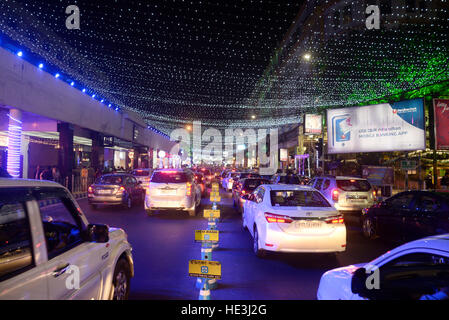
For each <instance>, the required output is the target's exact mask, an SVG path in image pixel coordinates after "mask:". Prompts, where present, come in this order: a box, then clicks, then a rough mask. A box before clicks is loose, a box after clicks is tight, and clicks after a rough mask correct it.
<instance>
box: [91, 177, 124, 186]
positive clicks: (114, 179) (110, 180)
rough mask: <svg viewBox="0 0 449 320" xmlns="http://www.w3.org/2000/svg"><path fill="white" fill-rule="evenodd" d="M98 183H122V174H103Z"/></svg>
mask: <svg viewBox="0 0 449 320" xmlns="http://www.w3.org/2000/svg"><path fill="white" fill-rule="evenodd" d="M95 183H96V184H115V185H120V184H122V183H123V177H122V176H102V177H100V178H98V179H97V181H96V182H95Z"/></svg>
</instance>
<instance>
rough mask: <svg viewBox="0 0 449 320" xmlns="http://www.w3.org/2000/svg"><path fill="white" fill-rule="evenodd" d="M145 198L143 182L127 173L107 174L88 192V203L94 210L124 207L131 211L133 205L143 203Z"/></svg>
mask: <svg viewBox="0 0 449 320" xmlns="http://www.w3.org/2000/svg"><path fill="white" fill-rule="evenodd" d="M144 198H145V189H144V188H143V187H142V182H140V181H137V179H136V178H135V177H134V176H133V175H131V174H127V173H120V174H118V173H115V174H105V175H103V176H101V177H100V178H98V179H97V180H96V181H95V183H94V184H93V185H91V186H90V187H89V188H88V192H87V199H88V203H89V205H90V206H91V207H92V208H93V209H96V208H97V206H98V205H122V206H124V207H125V208H128V209H130V208H131V207H132V206H133V204H137V203H142V202H143V200H144Z"/></svg>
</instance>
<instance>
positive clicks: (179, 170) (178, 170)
mask: <svg viewBox="0 0 449 320" xmlns="http://www.w3.org/2000/svg"><path fill="white" fill-rule="evenodd" d="M187 170H190V169H179V168H172V169H168V168H167V169H156V170H154V171H156V172H162V171H176V172H185V171H187Z"/></svg>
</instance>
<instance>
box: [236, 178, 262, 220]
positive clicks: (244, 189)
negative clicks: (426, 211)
mask: <svg viewBox="0 0 449 320" xmlns="http://www.w3.org/2000/svg"><path fill="white" fill-rule="evenodd" d="M269 183H270V180H268V179H263V178H257V177H256V178H252V177H251V178H245V179H241V180H239V184H238V185H237V187H236V188H235V190H234V192H233V194H232V198H233V205H234V208H236V210H237V212H238V213H241V212H242V211H243V203H244V202H245V200H244V199H243V198H242V197H243V196H244V195H245V194H249V193H251V192H253V191H254V190H255V189H256V188H257V187H258V186H260V185H261V184H269Z"/></svg>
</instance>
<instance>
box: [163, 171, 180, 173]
mask: <svg viewBox="0 0 449 320" xmlns="http://www.w3.org/2000/svg"><path fill="white" fill-rule="evenodd" d="M161 172H162V173H176V172H177V171H161Z"/></svg>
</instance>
